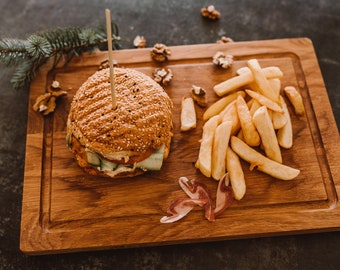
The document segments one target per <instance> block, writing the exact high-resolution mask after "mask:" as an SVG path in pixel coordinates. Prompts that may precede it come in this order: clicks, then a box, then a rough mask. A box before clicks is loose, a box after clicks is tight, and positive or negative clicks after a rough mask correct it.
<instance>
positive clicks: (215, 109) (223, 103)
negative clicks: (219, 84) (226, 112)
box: [203, 91, 246, 121]
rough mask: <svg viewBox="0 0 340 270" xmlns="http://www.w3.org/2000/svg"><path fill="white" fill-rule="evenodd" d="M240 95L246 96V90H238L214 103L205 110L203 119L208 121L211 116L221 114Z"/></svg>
mask: <svg viewBox="0 0 340 270" xmlns="http://www.w3.org/2000/svg"><path fill="white" fill-rule="evenodd" d="M238 95H242V96H243V97H245V95H246V94H245V92H244V91H237V92H235V93H232V94H230V95H227V96H225V97H223V98H221V99H219V100H218V101H216V102H215V103H213V104H212V105H210V106H209V108H208V109H207V110H206V111H205V112H204V114H203V120H204V121H207V120H208V119H209V118H211V117H213V116H214V115H217V114H219V113H220V112H221V111H223V109H224V108H226V107H227V106H228V104H230V103H231V102H232V101H233V100H235V99H236V98H237V96H238Z"/></svg>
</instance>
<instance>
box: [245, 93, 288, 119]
mask: <svg viewBox="0 0 340 270" xmlns="http://www.w3.org/2000/svg"><path fill="white" fill-rule="evenodd" d="M246 93H247V94H248V95H249V96H251V97H252V98H253V99H256V100H257V101H258V102H259V103H260V104H261V105H263V106H266V107H267V108H268V109H271V110H272V111H276V112H280V113H283V109H282V108H281V107H280V105H278V104H277V103H276V102H274V101H272V100H271V99H269V98H267V97H266V96H264V95H262V94H259V93H257V92H255V91H252V90H246Z"/></svg>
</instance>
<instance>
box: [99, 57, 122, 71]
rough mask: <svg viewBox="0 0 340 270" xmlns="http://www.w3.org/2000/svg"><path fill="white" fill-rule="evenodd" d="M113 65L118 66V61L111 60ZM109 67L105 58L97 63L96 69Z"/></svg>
mask: <svg viewBox="0 0 340 270" xmlns="http://www.w3.org/2000/svg"><path fill="white" fill-rule="evenodd" d="M113 66H114V67H118V62H117V61H116V60H113ZM109 67H110V65H109V60H108V59H106V60H104V61H103V62H101V63H100V64H99V67H98V70H102V69H106V68H109Z"/></svg>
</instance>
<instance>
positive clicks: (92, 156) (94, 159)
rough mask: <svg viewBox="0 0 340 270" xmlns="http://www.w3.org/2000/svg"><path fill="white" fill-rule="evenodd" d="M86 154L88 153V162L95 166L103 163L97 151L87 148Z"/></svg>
mask: <svg viewBox="0 0 340 270" xmlns="http://www.w3.org/2000/svg"><path fill="white" fill-rule="evenodd" d="M86 155H87V163H88V164H90V165H92V166H95V167H98V166H100V164H101V162H100V158H99V156H98V155H97V154H96V153H95V152H92V151H90V150H86Z"/></svg>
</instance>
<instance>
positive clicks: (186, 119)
mask: <svg viewBox="0 0 340 270" xmlns="http://www.w3.org/2000/svg"><path fill="white" fill-rule="evenodd" d="M193 128H196V111H195V105H194V101H193V99H192V98H191V97H183V98H182V104H181V131H187V130H190V129H193Z"/></svg>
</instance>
